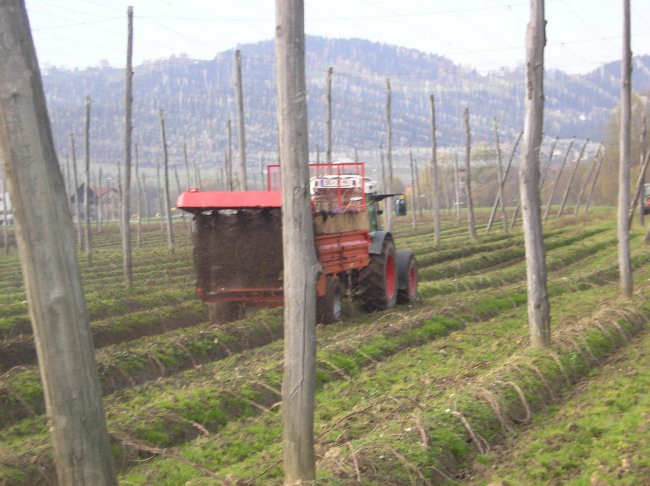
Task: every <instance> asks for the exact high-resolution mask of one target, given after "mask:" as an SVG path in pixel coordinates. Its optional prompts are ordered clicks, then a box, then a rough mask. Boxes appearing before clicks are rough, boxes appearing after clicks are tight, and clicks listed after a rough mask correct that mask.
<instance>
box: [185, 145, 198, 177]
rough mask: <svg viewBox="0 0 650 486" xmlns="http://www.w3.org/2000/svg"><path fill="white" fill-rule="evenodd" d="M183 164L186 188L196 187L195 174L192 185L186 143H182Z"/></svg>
mask: <svg viewBox="0 0 650 486" xmlns="http://www.w3.org/2000/svg"><path fill="white" fill-rule="evenodd" d="M183 162H184V163H185V177H186V178H187V187H188V188H189V187H192V186H194V187H198V185H199V184H198V181H197V179H196V173H195V174H194V182H193V183H192V177H191V174H190V163H189V161H188V159H187V143H186V142H185V141H183Z"/></svg>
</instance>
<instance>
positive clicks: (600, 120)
mask: <svg viewBox="0 0 650 486" xmlns="http://www.w3.org/2000/svg"><path fill="white" fill-rule="evenodd" d="M136 49H137V46H136ZM241 52H242V57H243V60H242V64H243V79H244V97H245V110H246V115H245V117H246V134H247V152H248V156H249V159H251V160H255V161H256V160H259V157H260V154H261V153H263V152H265V153H266V154H267V155H266V157H267V158H266V160H267V161H270V158H271V154H272V153H273V152H274V151H275V145H276V136H277V135H276V113H275V75H274V63H273V57H274V44H273V41H265V42H260V43H256V44H247V45H243V46H241ZM329 66H332V67H333V68H334V75H333V84H332V85H333V96H332V97H333V137H334V142H333V143H334V149H335V151H336V152H338V153H343V152H347V153H351V151H352V149H353V148H358V149H359V150H370V149H373V150H376V149H377V148H378V147H379V144H380V143H382V142H384V141H385V127H386V112H385V107H386V79H387V78H390V80H391V85H392V116H393V127H394V128H393V146H395V147H407V146H413V147H427V146H429V145H430V143H431V141H430V131H431V129H430V120H431V115H430V101H429V95H430V94H433V95H434V96H435V99H436V117H437V126H438V142H439V144H440V145H442V146H446V147H448V146H453V145H460V144H463V143H464V141H465V128H464V123H463V112H464V110H465V108H469V109H470V112H471V129H472V140H473V141H474V142H480V141H488V142H490V143H492V139H493V125H492V123H493V122H492V119H493V118H494V117H496V118H497V120H498V121H499V124H500V127H501V130H502V132H503V133H502V138H503V139H504V140H505V139H507V138H508V137H510V138H512V137H514V135H515V134H516V133H517V132H518V131H519V130H520V129H521V128H522V123H523V111H524V100H523V93H524V88H523V86H524V77H525V76H524V74H525V72H524V68H523V66H522V67H521V68H518V69H515V70H506V69H504V70H500V71H498V72H492V73H489V74H487V75H482V74H480V73H478V72H476V71H475V70H472V69H469V68H466V67H462V66H458V65H455V64H454V63H453V62H451V61H450V60H449V59H446V58H444V57H441V56H436V55H431V54H426V53H423V52H420V51H416V50H412V49H404V48H400V47H395V46H389V45H384V44H378V43H373V42H369V41H365V40H360V39H345V40H343V39H325V38H320V37H308V39H307V79H308V90H309V93H308V95H309V124H310V132H309V137H310V146H311V147H312V150H316V145H317V144H318V145H319V146H320V149H321V151H322V150H324V147H325V89H326V76H327V68H328V67H329ZM645 66H650V56H643V57H639V58H635V63H634V68H635V69H634V80H633V87H634V89H635V90H637V91H640V92H645V91H647V90H649V89H650V72H649V71H648V69H647V68H646V67H645ZM134 71H135V75H134V141H136V142H137V143H138V147H139V153H140V160H141V163H142V164H143V165H145V166H151V164H153V163H154V162H155V161H156V160H158V159H160V155H161V152H162V150H161V146H160V139H161V137H160V121H159V110H160V109H162V110H164V111H165V124H166V128H167V131H168V134H167V135H168V136H167V138H168V141H169V146H170V153H171V163H172V164H177V163H180V162H181V160H180V157H181V154H182V145H183V142H186V143H187V150H188V154H190V156H191V157H197V159H198V161H199V163H200V164H201V165H207V164H210V165H212V164H213V163H215V162H216V163H219V161H221V160H222V159H223V154H224V151H225V148H226V123H227V120H228V119H229V118H230V119H232V120H233V143H234V146H235V150H236V145H237V140H236V138H237V137H236V103H235V89H234V82H233V79H234V76H233V71H234V52H233V51H227V52H223V53H220V54H218V55H217V56H216V57H215V59H214V60H209V61H200V60H193V59H189V58H187V57H172V58H170V59H166V60H159V61H153V62H148V63H145V64H143V65H140V66H137V67H135V69H134ZM43 78H44V84H45V89H46V94H47V101H48V107H49V110H50V116H51V120H52V125H53V130H54V136H55V141H56V145H57V149H58V152H59V155H60V156H61V158H62V159H63V158H65V156H67V155H69V154H70V148H69V147H70V142H69V134H70V132H71V131H73V132H74V134H75V136H76V138H77V141H78V147H77V154H78V155H79V154H80V153H81V152H82V151H81V147H82V142H83V123H84V121H83V117H84V103H85V97H86V95H89V96H90V97H91V100H92V108H91V158H92V159H93V161H96V162H100V163H104V164H107V163H114V162H115V161H117V160H119V159H120V158H121V156H122V155H121V154H122V151H123V149H122V138H123V116H124V70H123V69H122V68H114V67H110V66H103V67H99V68H89V69H86V70H63V69H57V68H49V69H47V70H46V71H45V73H44V77H43ZM618 93H619V64H618V63H611V64H607V65H604V66H602V67H601V68H600V69H598V70H595V71H593V72H591V73H589V74H587V75H568V74H565V73H563V72H560V71H549V72H547V74H546V112H545V115H546V134H547V135H549V136H553V137H554V136H556V135H559V136H560V137H563V138H565V137H567V138H568V137H571V136H573V135H577V136H578V137H591V138H592V139H599V138H600V137H601V135H602V132H603V128H604V126H605V123H606V122H607V120H608V119H609V118H610V117H611V116H612V110H613V108H614V107H615V104H616V102H617V99H618Z"/></svg>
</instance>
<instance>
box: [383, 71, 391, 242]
mask: <svg viewBox="0 0 650 486" xmlns="http://www.w3.org/2000/svg"><path fill="white" fill-rule="evenodd" d="M391 109H392V97H391V90H390V79H386V164H388V190H387V191H386V192H388V193H391V194H392V192H393V120H392V113H391ZM384 201H386V202H385V203H384V214H385V215H386V231H392V230H393V198H392V197H389V198H386V199H385V200H384Z"/></svg>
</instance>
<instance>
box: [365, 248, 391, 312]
mask: <svg viewBox="0 0 650 486" xmlns="http://www.w3.org/2000/svg"><path fill="white" fill-rule="evenodd" d="M359 278H360V281H359V300H360V301H361V305H362V307H363V308H364V309H365V310H366V311H368V312H372V311H376V310H385V309H392V308H393V307H395V303H396V302H397V271H396V264H395V244H394V243H393V240H392V239H390V238H386V240H385V241H384V246H383V248H382V251H381V253H380V254H378V255H370V264H369V265H368V266H367V267H366V268H364V269H362V270H361V272H360V273H359Z"/></svg>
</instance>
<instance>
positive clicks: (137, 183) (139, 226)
mask: <svg viewBox="0 0 650 486" xmlns="http://www.w3.org/2000/svg"><path fill="white" fill-rule="evenodd" d="M135 198H136V200H137V203H136V204H137V205H138V222H137V225H136V245H137V246H138V248H140V247H141V246H142V184H141V182H140V154H139V152H138V144H137V143H136V144H135Z"/></svg>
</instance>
